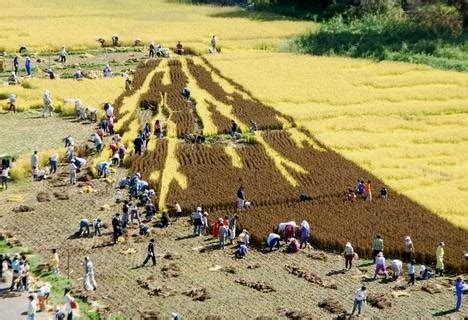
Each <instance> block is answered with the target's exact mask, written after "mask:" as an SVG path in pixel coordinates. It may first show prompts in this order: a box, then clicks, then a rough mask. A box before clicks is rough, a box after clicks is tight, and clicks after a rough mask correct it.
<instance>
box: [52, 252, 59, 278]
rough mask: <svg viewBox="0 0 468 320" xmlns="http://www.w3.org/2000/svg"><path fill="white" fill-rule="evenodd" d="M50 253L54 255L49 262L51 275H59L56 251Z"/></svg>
mask: <svg viewBox="0 0 468 320" xmlns="http://www.w3.org/2000/svg"><path fill="white" fill-rule="evenodd" d="M52 253H53V254H54V256H53V258H52V260H50V267H51V268H52V272H53V273H59V272H60V270H59V265H60V259H59V256H58V253H57V249H52Z"/></svg>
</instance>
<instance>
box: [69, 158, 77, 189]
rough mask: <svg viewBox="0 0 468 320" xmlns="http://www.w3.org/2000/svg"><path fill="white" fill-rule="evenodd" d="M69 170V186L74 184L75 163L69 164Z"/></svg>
mask: <svg viewBox="0 0 468 320" xmlns="http://www.w3.org/2000/svg"><path fill="white" fill-rule="evenodd" d="M69 170H70V184H76V170H77V167H76V165H75V163H73V162H71V163H70V165H69Z"/></svg>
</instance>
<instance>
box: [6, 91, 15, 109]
mask: <svg viewBox="0 0 468 320" xmlns="http://www.w3.org/2000/svg"><path fill="white" fill-rule="evenodd" d="M8 104H9V106H8V112H12V111H13V113H16V94H14V93H10V94H9V95H8Z"/></svg>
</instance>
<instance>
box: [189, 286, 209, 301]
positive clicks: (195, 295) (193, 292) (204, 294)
mask: <svg viewBox="0 0 468 320" xmlns="http://www.w3.org/2000/svg"><path fill="white" fill-rule="evenodd" d="M184 295H186V296H187V297H191V298H192V300H193V301H205V300H208V299H211V296H210V294H209V293H208V290H207V289H206V288H193V289H190V290H189V291H186V292H184Z"/></svg>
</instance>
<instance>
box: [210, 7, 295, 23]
mask: <svg viewBox="0 0 468 320" xmlns="http://www.w3.org/2000/svg"><path fill="white" fill-rule="evenodd" d="M210 17H212V18H242V19H250V20H256V21H298V20H299V19H295V18H292V17H286V16H281V15H278V14H274V13H270V12H265V11H250V10H245V9H237V10H232V11H227V12H218V13H214V14H211V15H210Z"/></svg>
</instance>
